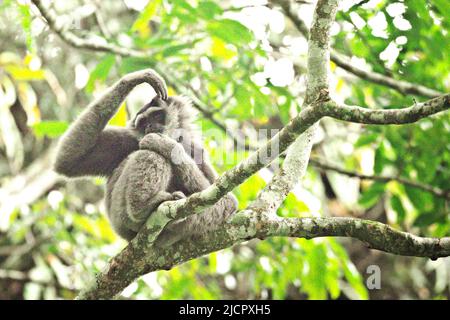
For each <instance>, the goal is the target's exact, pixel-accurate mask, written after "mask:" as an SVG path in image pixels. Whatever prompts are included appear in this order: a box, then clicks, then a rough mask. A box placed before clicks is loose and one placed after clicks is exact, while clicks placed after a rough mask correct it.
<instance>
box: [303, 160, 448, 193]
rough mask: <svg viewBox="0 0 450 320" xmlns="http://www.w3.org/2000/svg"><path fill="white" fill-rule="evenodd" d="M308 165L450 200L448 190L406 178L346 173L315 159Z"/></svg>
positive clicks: (346, 171)
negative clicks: (396, 184)
mask: <svg viewBox="0 0 450 320" xmlns="http://www.w3.org/2000/svg"><path fill="white" fill-rule="evenodd" d="M310 163H311V164H312V165H313V166H315V167H317V168H318V169H320V170H330V171H334V172H337V173H340V174H343V175H346V176H349V177H353V178H359V179H362V180H375V181H381V182H389V181H398V182H400V183H402V184H405V185H408V186H411V187H414V188H417V189H421V190H424V191H427V192H430V193H432V194H434V195H435V196H438V197H441V198H445V199H450V190H445V189H441V188H438V187H435V186H431V185H429V184H425V183H420V182H417V181H414V180H410V179H407V178H403V177H396V176H379V175H366V174H362V173H358V172H354V171H348V170H345V169H342V168H339V167H336V166H333V165H330V164H328V163H324V162H322V161H319V160H316V159H311V160H310Z"/></svg>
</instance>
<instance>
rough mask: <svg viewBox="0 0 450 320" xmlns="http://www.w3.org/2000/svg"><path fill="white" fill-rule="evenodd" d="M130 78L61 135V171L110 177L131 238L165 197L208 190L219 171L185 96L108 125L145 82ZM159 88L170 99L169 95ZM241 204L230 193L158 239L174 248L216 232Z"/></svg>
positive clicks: (119, 217)
mask: <svg viewBox="0 0 450 320" xmlns="http://www.w3.org/2000/svg"><path fill="white" fill-rule="evenodd" d="M132 75H133V74H132ZM145 75H146V76H147V77H148V76H149V74H145ZM134 76H135V78H136V77H137V76H136V75H134ZM138 76H140V75H139V74H138ZM126 77H127V78H125V80H124V79H122V80H121V81H119V82H118V83H116V84H115V85H114V86H113V87H112V88H111V89H110V90H109V91H108V92H106V93H105V94H104V95H103V96H102V97H101V98H99V99H98V100H97V101H95V102H93V103H92V104H91V105H89V106H88V108H87V110H86V111H85V112H84V113H83V114H82V115H81V116H80V117H79V118H78V119H77V120H76V121H75V122H74V123H73V124H72V125H71V127H70V128H69V130H68V132H67V133H66V134H65V135H64V136H63V138H62V139H61V142H60V145H59V150H58V153H57V157H56V160H55V170H56V171H57V172H59V173H61V174H63V175H65V176H68V177H79V176H86V175H94V176H95V175H97V176H105V177H108V182H107V185H106V195H105V201H106V208H107V212H108V217H109V219H110V221H111V224H112V226H113V228H114V230H115V231H116V232H117V233H118V234H119V235H120V236H121V237H123V238H125V239H127V240H131V239H132V238H133V237H135V235H136V233H137V232H138V231H139V229H140V228H141V227H142V225H143V223H144V222H145V221H146V220H147V219H148V217H149V215H150V214H151V213H152V212H153V211H155V210H156V209H157V207H158V206H159V205H160V204H161V203H162V202H164V201H168V200H177V199H180V198H183V197H185V196H189V195H191V194H192V193H195V192H198V191H201V190H204V189H205V188H207V187H208V186H209V185H210V184H211V183H213V182H214V180H215V179H216V177H217V173H216V172H215V170H214V168H213V167H212V166H211V164H210V163H209V160H208V158H207V154H206V152H205V150H204V149H203V145H202V142H201V135H200V134H199V132H198V131H197V129H196V128H195V126H194V123H193V121H194V119H195V112H194V109H193V108H192V105H191V102H190V100H189V99H187V98H186V97H168V98H167V99H166V100H163V99H161V98H160V97H156V98H154V99H153V100H152V101H151V102H150V103H149V104H147V105H146V106H144V107H143V108H142V109H141V110H140V111H139V112H138V113H137V114H136V116H135V118H134V119H133V120H132V121H130V123H129V124H128V126H127V128H105V127H106V124H107V122H108V120H109V119H111V117H112V116H113V115H114V114H115V113H116V111H117V109H118V107H119V106H120V104H121V103H122V101H123V99H124V98H125V97H126V95H127V94H128V93H129V91H131V89H132V88H133V87H134V86H135V85H136V84H137V83H139V79H138V80H136V79H135V78H133V77H131V76H130V75H128V76H126ZM150 77H151V81H149V80H145V82H149V83H150V84H151V85H152V86H153V87H156V91H157V92H158V91H161V90H157V89H160V88H164V89H165V85H164V83H163V82H162V83H161V81H163V80H162V79H160V78H159V76H158V75H157V74H152V73H151V74H150ZM130 78H131V80H132V81H131V80H130ZM141 82H144V81H141ZM158 93H159V95H160V96H162V97H163V98H166V93H165V92H163V93H161V92H158ZM236 208H237V201H236V198H235V197H234V196H233V195H232V194H231V193H230V194H228V195H226V196H225V197H223V198H222V199H221V200H220V201H219V202H217V203H216V204H215V205H214V206H212V207H210V208H208V209H206V210H205V212H204V213H201V214H198V215H193V216H190V217H188V218H185V219H182V220H179V221H174V222H172V223H170V224H169V225H168V226H167V227H166V229H165V230H164V231H163V233H162V234H161V236H160V237H159V239H158V243H159V244H160V245H170V244H172V243H174V242H176V241H178V240H180V239H183V238H184V237H187V236H192V235H194V236H195V235H196V234H199V233H202V232H205V231H210V230H211V229H213V228H214V226H215V225H217V224H219V223H221V222H222V221H223V220H224V219H226V218H227V217H228V216H229V215H231V214H232V213H233V212H235V210H236Z"/></svg>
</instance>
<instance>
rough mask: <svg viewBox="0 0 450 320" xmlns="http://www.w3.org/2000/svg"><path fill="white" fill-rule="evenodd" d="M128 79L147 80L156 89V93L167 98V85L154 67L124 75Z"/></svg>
mask: <svg viewBox="0 0 450 320" xmlns="http://www.w3.org/2000/svg"><path fill="white" fill-rule="evenodd" d="M124 79H125V80H126V81H135V80H137V81H138V82H141V83H142V82H147V83H148V84H149V85H151V86H152V88H153V89H154V90H155V92H156V94H157V95H158V96H159V97H160V98H161V99H162V100H167V97H168V94H167V86H166V82H165V81H164V79H163V78H162V77H161V76H160V75H159V74H158V73H157V72H156V71H155V70H153V69H151V68H149V69H144V70H139V71H135V72H132V73H129V74H127V75H125V76H124Z"/></svg>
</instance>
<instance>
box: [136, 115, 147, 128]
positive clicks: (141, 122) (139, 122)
mask: <svg viewBox="0 0 450 320" xmlns="http://www.w3.org/2000/svg"><path fill="white" fill-rule="evenodd" d="M146 125H147V118H146V117H145V116H143V115H138V116H137V117H136V120H135V121H134V127H135V128H137V129H143V128H145V126H146Z"/></svg>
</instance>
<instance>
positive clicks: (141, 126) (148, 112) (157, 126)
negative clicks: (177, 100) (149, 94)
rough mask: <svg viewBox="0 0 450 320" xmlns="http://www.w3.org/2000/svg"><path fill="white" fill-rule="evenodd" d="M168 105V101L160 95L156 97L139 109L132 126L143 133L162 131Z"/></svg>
mask: <svg viewBox="0 0 450 320" xmlns="http://www.w3.org/2000/svg"><path fill="white" fill-rule="evenodd" d="M169 99H170V98H169ZM167 105H168V102H166V101H163V100H161V99H160V98H159V97H155V98H154V99H153V100H152V101H151V102H150V103H148V104H146V105H145V106H144V107H142V109H141V110H139V111H138V113H137V114H136V116H135V118H134V120H133V122H132V126H133V127H134V128H135V129H137V130H138V131H139V133H141V134H143V135H146V134H149V133H162V132H163V131H164V128H165V125H166V115H167V111H166V108H167Z"/></svg>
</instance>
